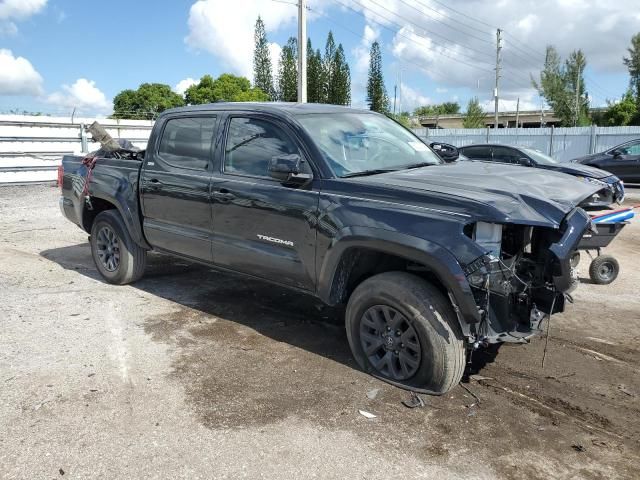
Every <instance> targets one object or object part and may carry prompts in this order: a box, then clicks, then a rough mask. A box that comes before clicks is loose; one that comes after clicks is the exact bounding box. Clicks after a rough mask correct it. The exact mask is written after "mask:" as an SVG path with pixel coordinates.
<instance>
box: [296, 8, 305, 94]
mask: <svg viewBox="0 0 640 480" xmlns="http://www.w3.org/2000/svg"><path fill="white" fill-rule="evenodd" d="M298 102H299V103H307V2H306V0H298Z"/></svg>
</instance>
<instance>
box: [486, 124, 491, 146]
mask: <svg viewBox="0 0 640 480" xmlns="http://www.w3.org/2000/svg"><path fill="white" fill-rule="evenodd" d="M490 128H491V127H489V125H487V143H489V129H490Z"/></svg>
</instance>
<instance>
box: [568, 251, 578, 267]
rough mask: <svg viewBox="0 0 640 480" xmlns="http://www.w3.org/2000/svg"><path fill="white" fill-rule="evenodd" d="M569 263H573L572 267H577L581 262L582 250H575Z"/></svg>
mask: <svg viewBox="0 0 640 480" xmlns="http://www.w3.org/2000/svg"><path fill="white" fill-rule="evenodd" d="M569 263H570V264H571V268H576V267H577V266H578V264H579V263H580V252H573V253H572V254H571V259H570V260H569Z"/></svg>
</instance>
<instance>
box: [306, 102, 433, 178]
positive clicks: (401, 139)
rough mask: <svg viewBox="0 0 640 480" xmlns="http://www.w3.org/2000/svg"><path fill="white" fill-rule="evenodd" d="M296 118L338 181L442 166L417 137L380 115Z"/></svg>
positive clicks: (362, 114)
mask: <svg viewBox="0 0 640 480" xmlns="http://www.w3.org/2000/svg"><path fill="white" fill-rule="evenodd" d="M297 118H298V120H299V121H300V123H301V124H302V126H303V127H304V129H305V130H306V131H307V132H308V133H309V136H310V137H311V138H312V139H313V140H314V141H315V142H316V145H317V146H318V148H319V149H320V151H321V152H322V154H323V155H324V157H325V159H326V160H327V162H328V163H329V165H330V166H331V168H332V170H333V171H334V173H335V174H336V175H337V176H339V177H344V176H352V175H357V174H360V173H362V174H366V173H381V171H389V170H400V169H403V168H411V167H416V166H423V165H437V164H439V163H441V161H440V159H439V158H438V156H437V155H436V154H435V153H433V152H432V151H431V150H430V149H429V147H427V145H426V144H424V143H423V142H422V141H421V140H420V139H419V138H418V137H416V136H415V135H413V134H412V133H411V132H409V131H408V130H406V129H405V128H403V127H401V126H400V125H398V124H397V123H396V122H394V121H393V120H391V119H389V118H387V117H384V116H382V115H376V114H373V113H332V114H306V115H299V116H298V117H297Z"/></svg>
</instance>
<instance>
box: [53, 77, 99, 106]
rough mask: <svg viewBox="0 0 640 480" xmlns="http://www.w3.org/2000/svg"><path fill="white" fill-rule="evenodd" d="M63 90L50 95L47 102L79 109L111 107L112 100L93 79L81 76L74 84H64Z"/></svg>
mask: <svg viewBox="0 0 640 480" xmlns="http://www.w3.org/2000/svg"><path fill="white" fill-rule="evenodd" d="M62 90H63V91H61V92H54V93H52V94H50V95H48V96H47V99H46V100H47V102H48V103H51V104H54V105H58V106H61V107H68V108H77V109H78V110H91V111H105V110H109V109H111V102H110V101H108V100H107V97H106V96H105V94H104V93H102V91H100V89H98V87H96V82H94V81H93V80H87V79H86V78H79V79H78V80H76V81H75V83H74V84H73V85H62Z"/></svg>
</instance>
